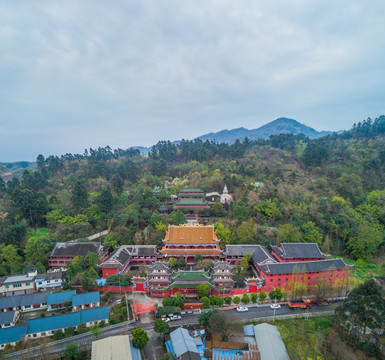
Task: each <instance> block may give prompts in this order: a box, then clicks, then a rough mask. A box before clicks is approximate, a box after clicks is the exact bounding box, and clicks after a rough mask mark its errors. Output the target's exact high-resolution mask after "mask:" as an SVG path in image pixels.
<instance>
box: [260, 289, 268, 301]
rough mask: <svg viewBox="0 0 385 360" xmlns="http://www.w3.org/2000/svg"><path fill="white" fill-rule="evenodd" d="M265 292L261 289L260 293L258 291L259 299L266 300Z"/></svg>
mask: <svg viewBox="0 0 385 360" xmlns="http://www.w3.org/2000/svg"><path fill="white" fill-rule="evenodd" d="M266 297H267V295H266V293H265V292H264V291H263V290H262V291H261V292H260V293H259V300H261V301H265V300H266Z"/></svg>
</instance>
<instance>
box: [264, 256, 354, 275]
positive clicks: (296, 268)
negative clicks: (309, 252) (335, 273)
mask: <svg viewBox="0 0 385 360" xmlns="http://www.w3.org/2000/svg"><path fill="white" fill-rule="evenodd" d="M346 267H348V265H347V264H346V263H345V262H344V261H343V260H342V259H330V260H318V261H301V262H284V263H276V264H266V265H263V266H261V269H262V270H263V271H264V272H265V273H267V274H292V273H293V272H294V273H300V272H303V271H305V272H321V271H328V270H341V269H344V268H346Z"/></svg>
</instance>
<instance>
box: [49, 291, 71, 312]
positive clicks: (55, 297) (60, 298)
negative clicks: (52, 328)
mask: <svg viewBox="0 0 385 360" xmlns="http://www.w3.org/2000/svg"><path fill="white" fill-rule="evenodd" d="M74 295H76V291H75V290H70V291H62V292H59V293H53V294H49V295H48V298H47V305H48V311H52V310H57V309H63V308H65V307H67V306H66V305H67V304H68V307H70V306H72V297H73V296H74Z"/></svg>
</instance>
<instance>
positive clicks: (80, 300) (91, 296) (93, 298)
mask: <svg viewBox="0 0 385 360" xmlns="http://www.w3.org/2000/svg"><path fill="white" fill-rule="evenodd" d="M96 302H100V293H99V291H94V292H89V293H84V294H78V295H74V296H72V306H77V305H84V304H91V303H96Z"/></svg>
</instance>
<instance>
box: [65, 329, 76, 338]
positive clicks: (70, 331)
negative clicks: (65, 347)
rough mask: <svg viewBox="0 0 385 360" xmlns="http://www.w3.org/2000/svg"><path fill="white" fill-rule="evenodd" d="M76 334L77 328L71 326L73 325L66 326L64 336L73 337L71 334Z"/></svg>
mask: <svg viewBox="0 0 385 360" xmlns="http://www.w3.org/2000/svg"><path fill="white" fill-rule="evenodd" d="M74 335H75V330H74V328H73V327H72V326H71V327H68V328H65V330H64V336H65V337H71V336H74Z"/></svg>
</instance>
